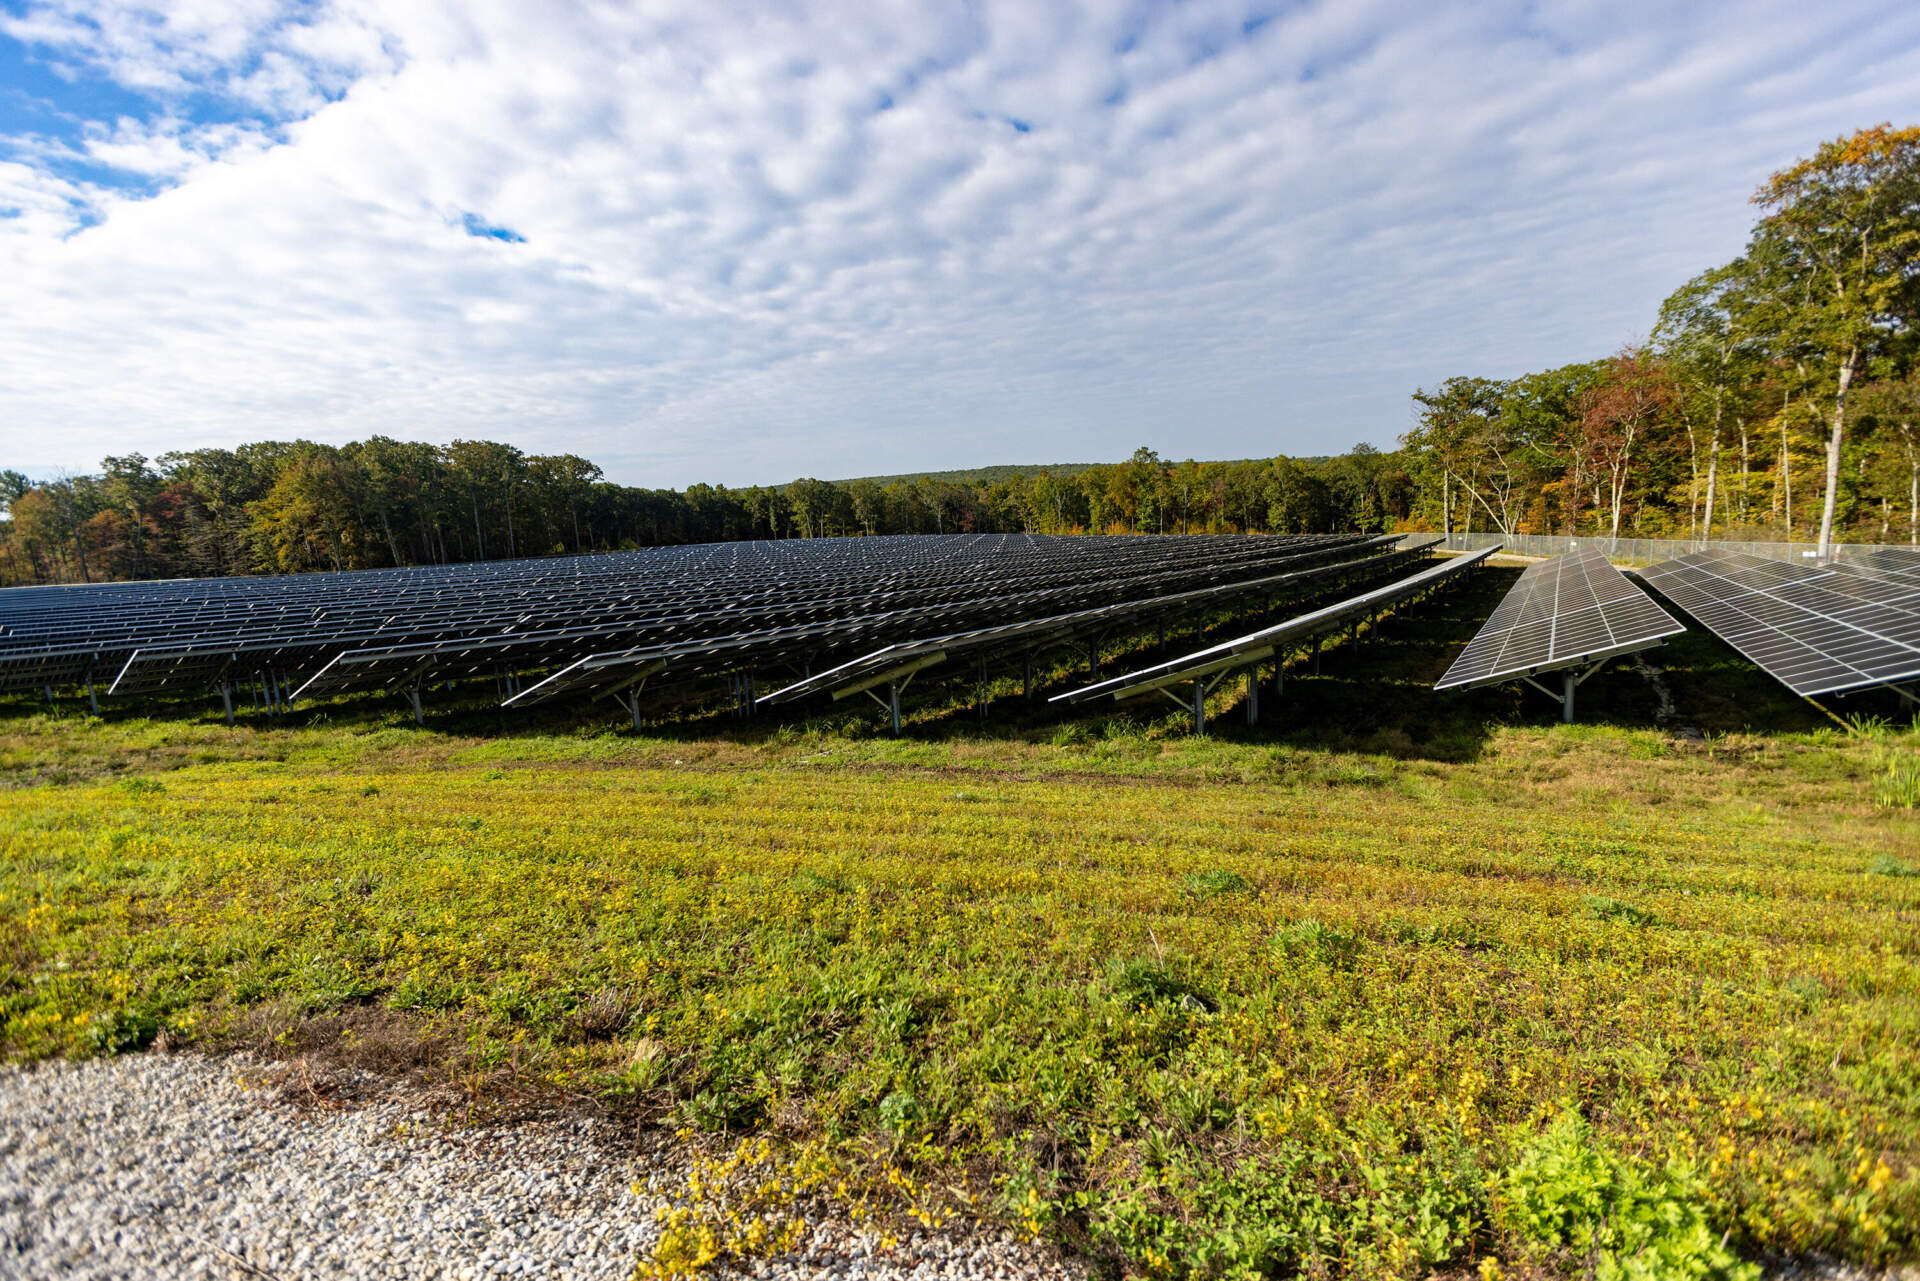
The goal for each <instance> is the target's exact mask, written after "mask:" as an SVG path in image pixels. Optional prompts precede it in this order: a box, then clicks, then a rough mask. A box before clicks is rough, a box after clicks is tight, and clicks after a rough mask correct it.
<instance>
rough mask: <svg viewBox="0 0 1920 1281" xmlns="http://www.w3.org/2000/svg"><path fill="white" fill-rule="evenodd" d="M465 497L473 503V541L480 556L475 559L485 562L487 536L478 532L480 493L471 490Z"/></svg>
mask: <svg viewBox="0 0 1920 1281" xmlns="http://www.w3.org/2000/svg"><path fill="white" fill-rule="evenodd" d="M467 497H468V498H469V499H471V500H472V502H473V539H474V542H475V543H476V544H477V545H478V546H479V548H480V555H479V556H478V557H476V558H475V559H478V560H485V559H486V558H487V536H486V535H485V534H484V533H482V532H481V530H480V491H479V490H477V489H476V490H473V491H471V492H470V493H469V494H468V495H467Z"/></svg>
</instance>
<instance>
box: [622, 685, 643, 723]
mask: <svg viewBox="0 0 1920 1281" xmlns="http://www.w3.org/2000/svg"><path fill="white" fill-rule="evenodd" d="M620 702H621V704H622V705H623V706H625V707H626V709H627V713H628V715H630V716H632V717H633V727H634V729H636V730H637V729H639V728H640V687H639V686H638V685H635V686H634V687H633V688H632V689H629V690H626V691H623V692H622V693H621V695H620Z"/></svg>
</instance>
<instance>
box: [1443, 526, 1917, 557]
mask: <svg viewBox="0 0 1920 1281" xmlns="http://www.w3.org/2000/svg"><path fill="white" fill-rule="evenodd" d="M1433 536H1434V535H1433V534H1431V533H1426V534H1408V535H1407V536H1406V537H1407V539H1408V540H1410V541H1411V540H1425V539H1428V538H1432V537H1433ZM1495 543H1499V544H1500V545H1501V547H1502V548H1504V549H1505V550H1507V551H1509V552H1512V553H1513V554H1514V555H1516V556H1558V555H1560V554H1562V553H1563V552H1570V551H1573V550H1575V549H1577V548H1581V547H1590V548H1596V549H1598V550H1600V551H1603V552H1605V553H1606V554H1607V559H1609V560H1614V561H1621V562H1625V563H1628V564H1635V565H1656V564H1658V563H1660V562H1661V561H1663V560H1672V559H1673V558H1674V557H1676V556H1685V555H1687V554H1689V553H1691V552H1700V551H1707V550H1709V549H1711V550H1713V551H1725V552H1747V553H1750V554H1751V555H1754V556H1765V557H1767V558H1768V559H1769V560H1788V561H1800V562H1803V563H1804V562H1806V561H1811V560H1816V559H1818V557H1819V554H1820V545H1819V544H1818V543H1744V542H1726V541H1723V540H1720V539H1715V540H1713V541H1711V542H1709V541H1705V540H1702V539H1697V538H1604V537H1602V538H1568V537H1566V536H1565V535H1562V534H1515V535H1513V536H1512V537H1511V538H1509V537H1506V536H1504V535H1501V534H1448V535H1447V536H1446V539H1445V541H1444V542H1442V543H1441V544H1440V546H1442V547H1444V548H1446V549H1447V550H1448V551H1456V552H1474V551H1479V550H1480V549H1481V548H1482V547H1491V546H1493V545H1494V544H1495ZM1887 547H1898V548H1903V549H1905V550H1908V551H1912V550H1915V549H1914V548H1913V547H1912V546H1911V545H1909V544H1907V543H1835V544H1834V545H1833V552H1834V559H1836V560H1845V559H1847V558H1848V557H1849V556H1864V555H1865V554H1867V553H1868V552H1871V551H1879V550H1881V549H1882V548H1887Z"/></svg>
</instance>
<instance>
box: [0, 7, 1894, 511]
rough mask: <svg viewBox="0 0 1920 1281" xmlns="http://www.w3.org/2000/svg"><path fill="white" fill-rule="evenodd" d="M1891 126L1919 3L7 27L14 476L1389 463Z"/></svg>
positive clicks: (412, 15) (13, 14)
mask: <svg viewBox="0 0 1920 1281" xmlns="http://www.w3.org/2000/svg"><path fill="white" fill-rule="evenodd" d="M1881 120H1892V121H1894V122H1896V123H1901V124H1906V123H1914V122H1915V121H1920V6H1915V5H1911V4H1902V3H1880V4H1868V3H1850V2H1849V0H1834V2H1832V3H1827V4H1822V5H1809V4H1806V3H1804V2H1802V0H1796V2H1794V3H1751V4H1715V5H1699V6H1678V5H1673V4H1671V3H1647V4H1635V3H1608V4H1580V3H1544V4H1520V3H1512V4H1504V3H1498V2H1490V3H1476V4H1471V5H1464V4H1463V5H1455V6H1447V5H1434V4H1411V3H1379V2H1370V0H1358V2H1353V3H1342V4H1338V5H1322V4H1290V5H1269V4H1247V3H1225V2H1221V3H1213V2H1211V0H1196V2H1195V3H1187V4H1177V5H1176V4H1165V5H1163V4H1141V3H1113V4H1086V5H1052V4H1047V3H1043V2H1042V0H1019V2H1018V3H1008V4H999V3H984V4H958V3H950V4H938V5H934V4H928V5H911V4H876V3H872V2H871V0H863V2H861V3H849V4H845V5H837V4H835V3H832V2H831V0H813V2H811V3H806V4H794V5H784V6H775V5H766V6H758V5H740V6H735V5H713V4H710V3H685V4H677V3H674V2H673V0H663V2H661V3H650V4H647V5H645V6H635V7H632V8H626V7H622V6H620V5H596V6H585V5H564V4H531V3H518V4H492V3H487V2H486V0H472V2H471V3H462V4H458V5H451V4H449V5H444V6H431V5H427V4H424V3H423V4H379V3H371V2H369V0H314V2H313V3H300V4H289V3H281V2H279V0H230V2H219V3H216V2H214V0H174V2H173V3H169V4H166V5H164V6H147V5H141V4H133V3H122V2H121V0H93V2H91V3H84V4H82V3H71V2H69V0H49V2H48V3H40V2H38V0H0V303H3V304H4V305H0V467H14V468H18V469H20V470H23V471H26V472H28V473H29V474H32V475H44V474H52V473H54V472H57V471H62V470H67V471H85V470H93V469H94V468H95V467H96V466H97V463H98V460H99V458H100V457H102V456H103V455H105V454H108V453H120V452H125V451H127V450H132V449H138V450H141V451H143V452H146V453H148V454H150V455H154V454H158V453H160V452H162V451H164V450H167V449H186V448H195V447H200V446H208V445H232V444H237V443H240V442H243V441H247V440H255V439H261V438H282V439H284V438H291V437H295V436H304V437H307V438H310V439H318V440H331V441H342V440H348V439H352V438H355V437H362V436H365V435H368V434H371V433H374V432H383V433H386V434H389V435H395V436H405V437H414V438H421V439H429V440H436V441H444V440H449V439H454V438H457V437H476V436H478V437H490V438H495V439H502V440H510V441H513V442H514V443H516V444H518V445H520V446H521V447H522V448H524V449H526V450H528V451H529V452H557V451H571V452H575V453H581V454H585V455H587V456H588V457H591V458H593V459H594V460H596V461H598V462H600V463H601V464H602V465H603V466H605V467H606V469H607V471H608V473H609V475H610V476H611V477H613V478H614V479H618V480H622V481H626V482H628V483H634V484H646V485H674V486H679V485H685V484H688V483H691V482H693V481H696V480H711V481H719V482H723V483H728V484H751V483H759V482H779V481H784V480H787V479H791V478H793V477H795V476H799V475H817V476H848V475H858V474H865V473H876V472H898V471H909V470H916V469H936V468H948V467H962V466H972V465H981V464H988V463H1001V462H1046V461H1083V460H1085V461H1092V460H1103V459H1114V458H1120V457H1124V456H1125V455H1126V454H1128V453H1130V452H1131V451H1132V450H1133V448H1134V447H1135V446H1136V445H1139V444H1142V443H1145V444H1150V445H1153V446H1154V447H1156V448H1158V449H1159V450H1160V451H1161V452H1162V453H1163V454H1165V455H1169V456H1174V457H1187V456H1195V457H1203V458H1204V457H1246V456H1256V455H1266V454H1271V453H1276V452H1290V453H1313V454H1317V453H1327V452H1335V451H1338V450H1342V449H1346V448H1348V447H1350V446H1351V445H1352V444H1353V443H1354V442H1356V441H1360V440H1368V441H1372V442H1374V443H1376V444H1380V445H1390V444H1391V443H1392V441H1393V439H1394V437H1395V436H1397V435H1398V434H1399V433H1400V432H1401V431H1403V430H1405V428H1406V426H1407V423H1408V420H1409V403H1410V402H1409V393H1411V392H1412V391H1413V389H1414V388H1415V387H1417V386H1420V385H1422V384H1430V383H1433V382H1436V381H1438V380H1440V379H1442V378H1445V377H1448V376H1449V375H1452V374H1457V373H1477V374H1486V375H1495V376H1498V375H1509V374H1514V373H1519V372H1522V371H1524V370H1527V369H1533V368H1540V367H1544V366H1547V365H1551V364H1558V363H1562V362H1565V361H1570V360H1576V359H1586V358H1589V357H1593V356H1597V355H1601V354H1605V353H1606V352H1608V351H1611V350H1613V349H1615V348H1617V347H1619V346H1620V345H1622V344H1624V343H1627V342H1630V341H1632V340H1634V339H1636V338H1637V337H1640V336H1642V335H1643V334H1644V332H1645V330H1646V329H1647V327H1648V326H1649V325H1650V324H1651V322H1652V319H1653V315H1654V311H1655V309H1656V308H1657V307H1658V305H1659V302H1660V300H1661V298H1662V297H1664V296H1665V295H1666V294H1667V293H1668V292H1669V291H1670V290H1671V289H1672V288H1673V287H1675V286H1676V285H1678V284H1680V283H1681V282H1682V281H1684V280H1685V279H1686V278H1687V277H1688V276H1690V275H1692V274H1694V273H1695V272H1697V271H1700V270H1702V269H1704V268H1706V267H1709V266H1712V265H1714V264H1716V263H1718V262H1721V261H1724V260H1725V259H1727V258H1729V257H1731V256H1732V255H1734V254H1735V253H1737V252H1738V251H1739V249H1740V247H1741V245H1742V244H1743V243H1744V240H1745V237H1746V233H1747V229H1748V228H1749V226H1750V225H1751V220H1752V211H1751V209H1750V208H1749V207H1748V206H1747V204H1746V197H1747V195H1748V194H1749V193H1750V192H1751V191H1752V190H1753V188H1754V187H1755V186H1756V185H1757V184H1758V183H1759V181H1760V180H1761V179H1762V178H1763V177H1764V176H1765V175H1766V174H1767V173H1768V172H1769V171H1770V170H1772V169H1775V168H1778V167H1780V166H1781V165H1783V164H1785V163H1787V162H1789V161H1791V160H1792V159H1793V158H1794V157H1795V156H1797V155H1801V154H1805V153H1806V152H1808V151H1810V150H1811V149H1812V147H1813V146H1814V145H1815V144H1817V143H1818V142H1819V141H1820V140H1822V139H1824V138H1828V137H1833V136H1837V135H1839V134H1842V133H1845V132H1849V131H1851V130H1853V129H1855V128H1858V127H1861V126H1863V125H1868V124H1873V123H1877V122H1879V121H1881Z"/></svg>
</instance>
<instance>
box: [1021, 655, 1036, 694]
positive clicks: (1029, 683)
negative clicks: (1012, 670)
mask: <svg viewBox="0 0 1920 1281" xmlns="http://www.w3.org/2000/svg"><path fill="white" fill-rule="evenodd" d="M1034 693H1035V690H1034V687H1033V655H1032V654H1028V655H1027V663H1026V674H1025V676H1024V677H1023V678H1022V680H1021V684H1020V696H1021V697H1022V698H1024V699H1026V700H1027V702H1029V703H1031V702H1033V696H1034Z"/></svg>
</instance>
